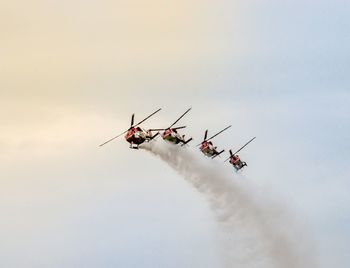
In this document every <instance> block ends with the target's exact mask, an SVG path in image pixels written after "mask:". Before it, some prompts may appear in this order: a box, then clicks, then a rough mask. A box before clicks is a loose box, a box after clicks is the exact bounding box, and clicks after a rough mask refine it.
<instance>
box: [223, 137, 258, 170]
mask: <svg viewBox="0 0 350 268" xmlns="http://www.w3.org/2000/svg"><path fill="white" fill-rule="evenodd" d="M255 138H256V137H254V138H252V139H251V140H249V141H248V142H247V143H246V144H244V145H243V146H242V147H241V148H240V149H239V150H237V151H236V152H235V153H232V150H230V151H229V152H230V157H229V158H227V159H226V160H225V162H226V161H228V160H230V164H231V165H232V166H233V167H234V168H235V169H236V171H239V170H241V169H242V168H243V167H245V166H248V165H247V163H246V162H244V161H242V160H241V159H240V157H239V155H237V153H238V152H240V151H241V150H242V149H243V148H244V147H246V146H247V145H248V144H249V143H251V142H252V141H253V140H254V139H255Z"/></svg>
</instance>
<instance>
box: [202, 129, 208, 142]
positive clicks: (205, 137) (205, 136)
mask: <svg viewBox="0 0 350 268" xmlns="http://www.w3.org/2000/svg"><path fill="white" fill-rule="evenodd" d="M207 137H208V129H207V130H206V131H205V134H204V140H203V141H206V140H207Z"/></svg>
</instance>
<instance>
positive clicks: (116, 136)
mask: <svg viewBox="0 0 350 268" xmlns="http://www.w3.org/2000/svg"><path fill="white" fill-rule="evenodd" d="M128 131H129V129H128V130H125V131H124V132H123V133H122V134H119V135H118V136H115V137H113V138H111V139H109V140H108V141H105V142H104V143H102V144H100V145H99V146H100V147H101V146H103V145H105V144H107V143H109V142H111V141H112V140H115V139H116V138H119V137H120V136H122V135H124V134H125V133H126V132H128Z"/></svg>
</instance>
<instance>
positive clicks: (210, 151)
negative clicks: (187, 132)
mask: <svg viewBox="0 0 350 268" xmlns="http://www.w3.org/2000/svg"><path fill="white" fill-rule="evenodd" d="M230 127H231V126H228V127H226V128H224V129H223V130H221V131H220V132H218V133H216V134H215V135H213V136H211V137H210V138H209V139H207V137H208V130H206V131H205V134H204V140H203V141H202V142H201V143H200V144H198V145H197V146H200V147H199V150H201V152H202V153H203V154H204V155H206V156H208V157H211V158H212V159H214V158H215V157H217V156H219V155H220V154H222V153H223V152H225V150H222V151H220V152H219V151H217V149H216V148H217V147H216V146H214V145H213V143H212V142H211V141H210V140H211V139H213V138H215V137H216V136H218V135H219V134H221V133H222V132H224V131H225V130H227V129H229V128H230Z"/></svg>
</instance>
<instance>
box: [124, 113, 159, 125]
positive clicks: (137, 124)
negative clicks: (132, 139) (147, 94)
mask: <svg viewBox="0 0 350 268" xmlns="http://www.w3.org/2000/svg"><path fill="white" fill-rule="evenodd" d="M160 110H162V109H158V110H157V111H155V112H154V113H152V114H151V115H149V116H147V117H146V118H145V119H143V120H142V121H140V122H138V123H137V124H136V125H132V126H131V127H136V126H138V125H140V124H142V123H143V122H145V121H146V120H147V119H148V118H150V117H151V116H153V115H155V114H156V113H158V112H159V111H160Z"/></svg>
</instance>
